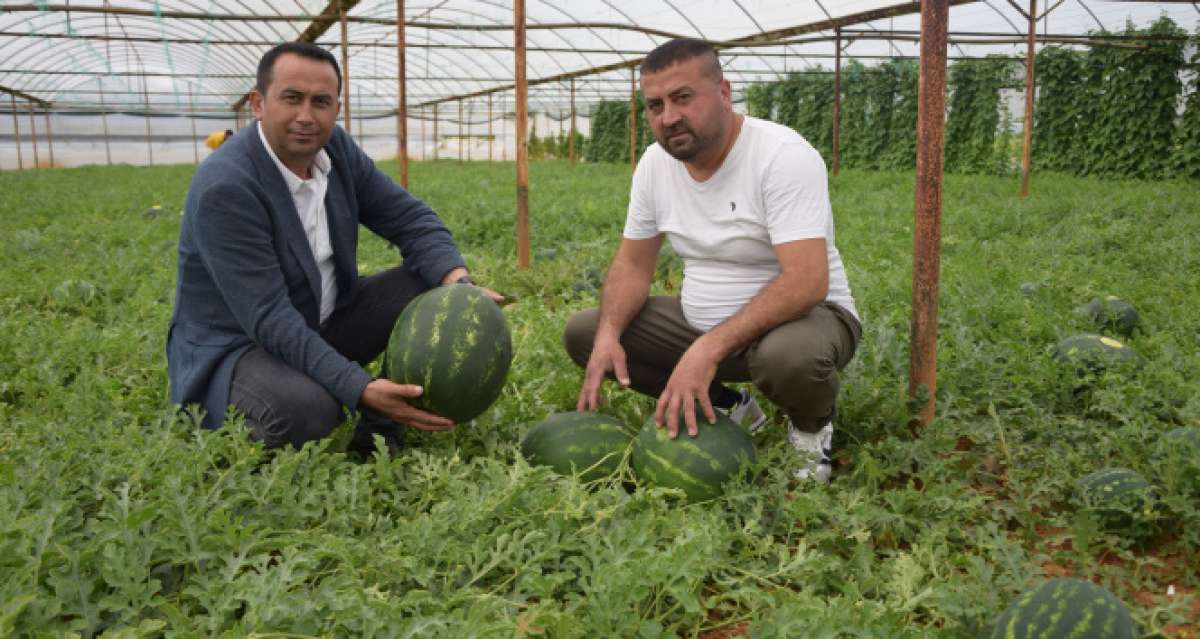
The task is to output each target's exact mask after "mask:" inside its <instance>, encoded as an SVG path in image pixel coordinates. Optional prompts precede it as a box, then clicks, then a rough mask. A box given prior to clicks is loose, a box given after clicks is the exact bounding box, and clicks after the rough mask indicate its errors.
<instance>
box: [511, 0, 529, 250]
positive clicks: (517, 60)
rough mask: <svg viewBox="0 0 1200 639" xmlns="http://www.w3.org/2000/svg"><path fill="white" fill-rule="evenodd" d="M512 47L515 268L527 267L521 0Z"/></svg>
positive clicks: (516, 6)
mask: <svg viewBox="0 0 1200 639" xmlns="http://www.w3.org/2000/svg"><path fill="white" fill-rule="evenodd" d="M513 46H514V47H515V49H516V50H515V52H514V56H513V57H514V64H515V65H516V78H517V82H516V85H517V89H516V90H517V130H516V133H517V268H518V269H520V270H522V271H524V270H526V269H528V268H529V140H528V139H526V134H525V131H526V129H525V127H526V122H525V119H526V118H527V117H528V109H529V104H528V100H529V86H528V79H527V78H526V69H525V0H514V2H513Z"/></svg>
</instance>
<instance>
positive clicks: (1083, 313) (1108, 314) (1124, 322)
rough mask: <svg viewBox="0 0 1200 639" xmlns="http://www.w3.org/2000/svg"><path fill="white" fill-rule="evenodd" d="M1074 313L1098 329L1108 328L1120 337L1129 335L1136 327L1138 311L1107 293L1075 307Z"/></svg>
mask: <svg viewBox="0 0 1200 639" xmlns="http://www.w3.org/2000/svg"><path fill="white" fill-rule="evenodd" d="M1075 313H1076V314H1077V315H1079V316H1080V317H1083V318H1085V319H1087V320H1088V321H1090V322H1092V323H1093V324H1095V325H1096V327H1097V328H1099V329H1100V330H1109V331H1113V332H1114V333H1116V334H1118V335H1120V336H1122V337H1126V338H1128V337H1131V336H1132V335H1133V331H1134V330H1136V329H1137V328H1138V312H1137V309H1135V308H1134V307H1133V305H1132V304H1130V303H1129V302H1126V301H1125V300H1123V299H1121V298H1119V297H1114V296H1112V295H1109V296H1107V297H1104V298H1099V297H1097V298H1094V299H1092V301H1090V302H1088V303H1087V304H1084V305H1083V306H1080V307H1079V308H1077V309H1075Z"/></svg>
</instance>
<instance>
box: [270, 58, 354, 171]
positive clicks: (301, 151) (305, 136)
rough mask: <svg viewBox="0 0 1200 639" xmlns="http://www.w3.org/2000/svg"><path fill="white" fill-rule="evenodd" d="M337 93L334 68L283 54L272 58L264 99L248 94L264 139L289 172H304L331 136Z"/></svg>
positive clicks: (334, 119)
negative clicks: (304, 168)
mask: <svg viewBox="0 0 1200 639" xmlns="http://www.w3.org/2000/svg"><path fill="white" fill-rule="evenodd" d="M337 90H338V77H337V73H336V72H335V71H334V70H333V65H331V64H329V63H328V62H325V61H322V60H313V59H310V58H306V57H303V56H299V55H295V54H292V53H285V54H283V55H281V56H279V57H278V58H276V59H275V66H274V67H273V68H272V73H271V84H270V85H269V86H268V87H267V94H266V95H262V94H260V93H259V92H258V91H257V90H255V91H253V92H251V94H250V102H251V104H252V105H253V107H254V115H255V116H256V117H257V118H258V121H259V122H260V123H261V124H262V130H263V135H264V136H266V138H267V142H269V143H270V144H271V149H272V150H274V151H275V155H277V156H279V159H280V161H282V162H283V163H284V165H286V166H288V168H293V169H294V168H299V167H308V166H309V165H310V164H312V161H313V158H315V157H316V156H317V152H319V151H320V150H321V147H323V146H325V143H326V142H328V141H329V136H331V135H333V127H334V123H335V122H336V121H337V116H338V110H339V106H340V104H339V103H338V95H337Z"/></svg>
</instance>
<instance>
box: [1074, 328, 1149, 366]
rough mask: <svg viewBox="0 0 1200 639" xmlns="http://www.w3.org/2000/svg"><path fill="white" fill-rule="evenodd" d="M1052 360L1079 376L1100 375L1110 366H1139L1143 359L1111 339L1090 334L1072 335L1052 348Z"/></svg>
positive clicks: (1130, 349) (1135, 352) (1122, 344)
mask: <svg viewBox="0 0 1200 639" xmlns="http://www.w3.org/2000/svg"><path fill="white" fill-rule="evenodd" d="M1054 359H1055V360H1057V361H1059V362H1062V363H1064V364H1070V365H1072V366H1074V367H1075V371H1076V372H1077V373H1078V374H1079V375H1080V376H1083V375H1086V374H1088V373H1100V372H1101V371H1103V370H1104V369H1106V368H1108V367H1109V366H1111V365H1120V364H1123V363H1124V364H1132V365H1134V366H1141V365H1142V363H1143V361H1144V360H1143V358H1142V356H1141V355H1140V354H1138V352H1137V351H1135V350H1133V349H1132V348H1130V347H1128V346H1126V345H1125V344H1124V343H1122V342H1120V341H1118V340H1115V339H1113V338H1111V337H1103V336H1101V335H1095V334H1092V333H1083V334H1081V335H1072V336H1070V337H1068V338H1066V339H1064V340H1062V341H1060V342H1059V343H1058V345H1057V346H1055V347H1054Z"/></svg>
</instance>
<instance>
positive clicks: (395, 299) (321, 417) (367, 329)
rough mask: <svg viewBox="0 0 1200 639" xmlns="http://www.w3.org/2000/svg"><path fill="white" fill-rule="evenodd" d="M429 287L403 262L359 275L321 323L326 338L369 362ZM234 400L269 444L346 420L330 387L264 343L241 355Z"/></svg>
mask: <svg viewBox="0 0 1200 639" xmlns="http://www.w3.org/2000/svg"><path fill="white" fill-rule="evenodd" d="M427 289H428V287H427V286H426V285H425V282H423V281H422V280H421V279H420V278H418V277H417V276H416V275H413V274H412V273H411V272H410V271H409V270H408V269H406V268H404V267H403V266H399V267H396V268H392V269H389V270H386V271H383V272H381V273H377V274H375V275H372V276H371V277H365V278H360V279H359V280H358V282H357V283H356V284H355V287H354V290H353V291H352V293H351V295H352V297H351V300H350V302H349V303H348V304H346V305H345V306H343V307H341V308H339V309H337V310H335V311H334V312H333V314H332V315H330V316H329V319H328V320H327V321H326V322H325V325H324V326H323V327H322V328H321V337H323V338H324V339H325V341H327V342H329V345H330V346H332V347H333V348H334V349H335V350H337V351H338V352H339V353H341V354H342V355H344V356H345V357H346V358H347V359H350V360H353V361H355V362H358V364H359V365H361V366H366V365H367V364H368V363H369V362H370V361H371V360H373V359H375V358H376V357H378V356H379V354H380V353H382V352H383V351H384V349H385V348H387V342H388V337H390V335H391V332H392V326H393V325H395V323H396V318H397V317H399V316H400V312H401V311H402V310H404V307H405V306H407V305H408V303H409V302H411V301H412V299H413V298H414V297H416V296H417V295H419V294H420V293H422V292H423V291H425V290H427ZM229 401H230V403H231V404H233V405H234V406H235V407H236V408H237V410H238V411H239V412H240V413H242V415H243V416H244V417H245V419H246V427H247V428H249V429H250V435H251V437H253V438H254V439H256V440H261V441H262V442H264V443H265V444H266V445H267V447H269V448H275V447H278V446H283V445H285V444H291V445H293V446H296V447H297V448H298V447H300V446H303V445H304V442H307V441H312V440H315V439H321V438H323V437H326V436H328V435H329V433H330V432H332V431H333V429H334V427H335V426H337V425H338V424H339V423H340V422H341V421H342V406H341V404H340V403H339V402H338V401H337V400H336V399H334V397H333V395H331V394H329V391H327V390H325V388H324V387H322V386H321V385H320V384H318V383H317V382H316V381H315V380H313V379H312V378H311V377H309V376H308V375H305V374H304V373H302V372H301V371H298V370H296V369H294V368H292V367H290V366H288V365H287V364H285V363H284V362H283V361H282V360H280V359H279V358H278V357H276V356H274V355H272V354H271V353H268V352H267V351H266V350H265V349H263V348H262V347H261V346H258V347H255V348H252V349H250V350H249V351H247V352H246V354H245V355H243V356H242V357H241V359H239V360H238V363H237V366H236V367H235V368H234V371H233V382H232V386H231V387H230V389H229Z"/></svg>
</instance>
